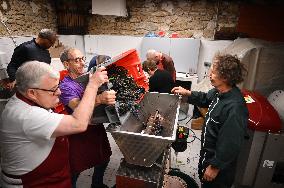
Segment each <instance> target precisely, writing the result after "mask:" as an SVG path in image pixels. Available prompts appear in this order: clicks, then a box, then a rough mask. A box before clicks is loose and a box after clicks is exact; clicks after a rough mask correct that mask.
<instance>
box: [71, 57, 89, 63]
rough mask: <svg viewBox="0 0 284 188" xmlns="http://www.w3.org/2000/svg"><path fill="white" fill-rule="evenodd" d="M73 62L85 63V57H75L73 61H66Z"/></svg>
mask: <svg viewBox="0 0 284 188" xmlns="http://www.w3.org/2000/svg"><path fill="white" fill-rule="evenodd" d="M70 60H71V61H74V62H75V63H79V62H80V61H84V62H85V61H86V57H85V56H83V57H76V58H74V59H68V61H70Z"/></svg>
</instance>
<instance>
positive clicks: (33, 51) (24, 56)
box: [7, 29, 57, 89]
mask: <svg viewBox="0 0 284 188" xmlns="http://www.w3.org/2000/svg"><path fill="white" fill-rule="evenodd" d="M56 39H57V36H56V33H55V32H53V31H52V30H50V29H42V30H41V31H40V32H39V34H38V36H37V38H35V39H32V40H31V41H27V42H24V43H22V44H20V45H19V46H17V47H16V48H15V49H14V53H13V55H12V58H11V61H10V63H9V64H8V67H7V73H8V76H9V81H10V83H9V84H8V85H7V87H8V88H10V89H12V88H13V87H14V84H15V75H16V71H17V69H18V68H19V67H20V66H21V65H22V64H23V63H24V62H26V61H33V60H37V61H41V62H44V63H48V64H50V63H51V57H50V54H49V51H48V49H49V48H50V47H51V46H53V45H54V43H55V41H56Z"/></svg>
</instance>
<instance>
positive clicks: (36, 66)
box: [16, 61, 59, 93]
mask: <svg viewBox="0 0 284 188" xmlns="http://www.w3.org/2000/svg"><path fill="white" fill-rule="evenodd" d="M45 75H49V76H50V77H51V78H56V79H59V72H58V71H55V70H54V69H53V68H52V67H51V66H50V65H49V64H47V63H44V62H39V61H27V62H25V63H24V64H23V65H22V66H20V68H19V69H18V70H17V72H16V86H17V90H18V91H19V92H21V93H25V92H26V91H27V90H28V89H29V88H37V87H40V84H41V80H42V77H43V76H45Z"/></svg>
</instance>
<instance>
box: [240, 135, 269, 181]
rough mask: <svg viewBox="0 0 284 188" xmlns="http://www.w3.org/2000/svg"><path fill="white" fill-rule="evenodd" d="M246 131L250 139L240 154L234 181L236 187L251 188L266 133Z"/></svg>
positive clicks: (246, 141)
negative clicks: (248, 187) (247, 187)
mask: <svg viewBox="0 0 284 188" xmlns="http://www.w3.org/2000/svg"><path fill="white" fill-rule="evenodd" d="M248 131H249V136H250V138H249V139H248V140H245V144H244V147H243V148H242V150H241V152H240V155H239V159H238V169H237V172H236V178H235V181H236V184H238V185H245V186H252V185H253V181H254V179H255V175H256V171H257V167H258V165H259V159H260V155H261V152H262V149H263V147H264V142H265V139H266V135H267V132H260V131H252V130H248Z"/></svg>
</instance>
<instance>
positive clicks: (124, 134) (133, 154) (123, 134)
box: [110, 92, 180, 167]
mask: <svg viewBox="0 0 284 188" xmlns="http://www.w3.org/2000/svg"><path fill="white" fill-rule="evenodd" d="M139 105H140V106H141V108H140V109H139V110H138V115H134V114H132V113H129V114H128V115H127V116H126V117H124V119H123V120H121V123H122V125H121V126H119V127H116V128H113V129H111V130H110V132H111V134H112V136H113V138H114V140H115V142H116V143H117V145H118V147H119V149H120V151H121V152H122V154H123V156H124V158H125V160H126V162H127V163H130V164H134V165H139V166H146V167H150V166H152V165H153V164H154V163H155V161H156V160H157V159H158V157H159V156H160V155H161V154H162V152H163V151H164V150H165V149H166V148H167V146H169V145H170V144H171V143H172V142H173V141H175V139H176V130H177V122H178V115H179V107H180V97H179V96H178V95H172V94H163V93H154V92H153V93H149V92H148V93H146V94H145V96H144V98H143V99H142V100H141V102H140V103H139ZM156 110H158V111H159V113H160V114H161V115H162V117H164V120H163V121H162V122H161V125H163V131H162V133H161V136H155V135H148V134H142V133H141V132H142V130H143V129H144V128H143V122H146V121H147V119H148V117H149V116H150V115H152V114H155V112H156Z"/></svg>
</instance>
